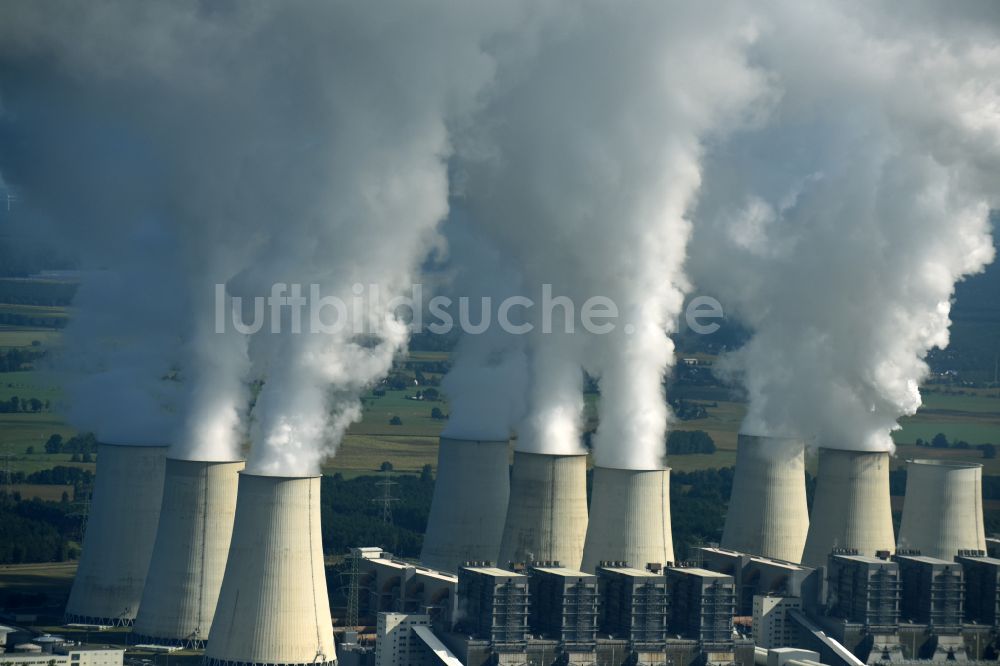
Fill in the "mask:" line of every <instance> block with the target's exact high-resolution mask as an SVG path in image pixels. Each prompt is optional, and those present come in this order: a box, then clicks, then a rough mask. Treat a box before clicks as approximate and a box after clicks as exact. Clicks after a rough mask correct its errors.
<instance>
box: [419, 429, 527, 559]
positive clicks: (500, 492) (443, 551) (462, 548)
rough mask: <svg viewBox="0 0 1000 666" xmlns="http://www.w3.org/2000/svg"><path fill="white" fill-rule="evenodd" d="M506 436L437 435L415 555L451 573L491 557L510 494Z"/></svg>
mask: <svg viewBox="0 0 1000 666" xmlns="http://www.w3.org/2000/svg"><path fill="white" fill-rule="evenodd" d="M508 456H509V454H508V442H507V441H506V440H504V441H502V442H498V441H479V440H462V439H449V438H447V437H442V438H441V445H440V447H439V448H438V469H437V480H436V481H435V482H434V498H433V499H432V500H431V512H430V516H429V517H428V519H427V531H426V533H425V534H424V546H423V549H422V550H421V551H420V561H421V562H422V563H423V564H424V565H426V566H428V567H430V568H432V569H437V570H439V571H450V572H452V573H455V572H457V571H458V568H459V567H460V566H461V565H462V563H463V562H468V561H472V560H477V561H486V560H488V561H491V562H495V561H496V559H497V556H498V555H499V553H500V539H501V537H502V536H503V525H504V518H505V516H506V511H507V501H508V500H509V498H510V472H509V470H508V460H509V458H508Z"/></svg>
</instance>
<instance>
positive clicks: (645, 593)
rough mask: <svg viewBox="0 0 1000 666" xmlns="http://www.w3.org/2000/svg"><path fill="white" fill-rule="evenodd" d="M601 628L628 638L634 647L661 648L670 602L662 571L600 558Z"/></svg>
mask: <svg viewBox="0 0 1000 666" xmlns="http://www.w3.org/2000/svg"><path fill="white" fill-rule="evenodd" d="M597 578H598V586H599V591H600V599H601V605H600V606H601V615H600V628H601V632H603V633H607V634H609V635H611V636H613V637H615V638H624V639H627V640H628V641H629V644H630V646H631V648H632V649H633V650H636V651H657V650H662V649H663V647H664V645H665V644H666V641H667V620H668V618H669V614H670V605H669V602H668V599H667V581H666V579H665V578H664V577H663V574H662V573H654V572H652V571H647V570H643V569H634V568H631V567H628V566H626V565H625V563H623V562H601V563H599V565H598V567H597Z"/></svg>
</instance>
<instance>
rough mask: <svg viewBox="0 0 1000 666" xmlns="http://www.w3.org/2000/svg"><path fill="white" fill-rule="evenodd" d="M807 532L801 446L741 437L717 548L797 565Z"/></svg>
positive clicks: (782, 440) (793, 442) (795, 442)
mask: <svg viewBox="0 0 1000 666" xmlns="http://www.w3.org/2000/svg"><path fill="white" fill-rule="evenodd" d="M808 531H809V509H808V506H807V504H806V467H805V445H804V444H803V442H802V441H801V440H798V439H789V438H783V437H758V436H754V435H745V434H742V433H741V434H740V435H739V438H738V440H737V444H736V473H735V476H734V477H733V491H732V495H731V496H730V498H729V510H728V511H727V512H726V525H725V528H724V529H723V530H722V541H721V543H720V545H721V546H722V547H723V548H726V549H728V550H735V551H739V552H741V553H748V554H750V555H762V556H764V557H771V558H775V559H779V560H786V561H788V562H796V563H798V562H800V561H801V560H802V549H803V548H804V547H805V543H806V533H807V532H808Z"/></svg>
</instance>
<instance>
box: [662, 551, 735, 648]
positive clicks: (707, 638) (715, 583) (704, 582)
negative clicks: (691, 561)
mask: <svg viewBox="0 0 1000 666" xmlns="http://www.w3.org/2000/svg"><path fill="white" fill-rule="evenodd" d="M664 573H665V576H666V581H667V594H668V598H669V600H670V631H671V632H672V633H675V634H678V635H679V636H681V637H682V638H689V639H694V640H697V641H699V642H700V643H701V645H702V646H704V648H705V649H706V650H707V651H710V652H727V651H728V652H732V649H733V647H732V646H733V614H734V613H733V611H734V609H735V603H736V590H735V585H734V584H733V577H732V576H727V575H725V574H720V573H718V572H716V571H709V570H708V569H702V568H699V567H684V566H675V567H667V569H666V570H665V571H664Z"/></svg>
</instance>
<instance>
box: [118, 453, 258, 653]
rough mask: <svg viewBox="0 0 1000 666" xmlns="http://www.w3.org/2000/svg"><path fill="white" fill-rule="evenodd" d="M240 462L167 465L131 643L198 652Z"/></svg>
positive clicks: (208, 623)
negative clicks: (194, 649) (157, 523)
mask: <svg viewBox="0 0 1000 666" xmlns="http://www.w3.org/2000/svg"><path fill="white" fill-rule="evenodd" d="M243 466H244V463H243V462H242V461H228V462H202V461H192V460H176V459H172V458H168V459H167V461H166V476H165V483H164V489H163V505H162V509H161V511H160V522H159V527H158V529H157V532H156V542H155V547H154V548H153V556H152V560H151V561H150V565H149V575H148V576H147V579H146V586H145V589H144V591H143V595H142V604H141V606H140V608H139V615H138V617H136V620H135V626H134V628H133V630H132V633H133V635H134V636H135V642H138V643H146V644H155V645H178V646H184V647H194V648H203V647H204V646H205V642H206V641H207V640H208V634H209V630H210V629H211V627H212V617H213V616H214V614H215V605H216V603H217V602H218V600H219V590H220V588H221V587H222V576H223V574H224V573H225V570H226V559H227V557H228V556H229V542H230V539H231V537H232V534H233V517H234V514H235V512H236V492H237V486H238V483H239V472H240V470H242V469H243Z"/></svg>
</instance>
